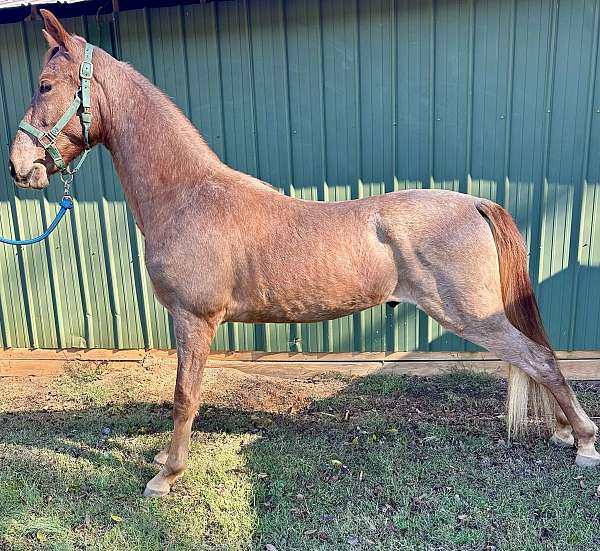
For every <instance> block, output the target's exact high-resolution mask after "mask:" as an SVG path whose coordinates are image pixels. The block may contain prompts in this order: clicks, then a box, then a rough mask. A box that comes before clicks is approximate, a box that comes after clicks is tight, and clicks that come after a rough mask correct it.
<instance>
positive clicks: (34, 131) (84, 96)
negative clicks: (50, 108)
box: [19, 43, 94, 195]
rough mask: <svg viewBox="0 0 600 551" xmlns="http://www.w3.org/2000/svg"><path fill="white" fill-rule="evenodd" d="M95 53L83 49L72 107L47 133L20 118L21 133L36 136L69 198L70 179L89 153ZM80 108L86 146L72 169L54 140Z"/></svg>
mask: <svg viewBox="0 0 600 551" xmlns="http://www.w3.org/2000/svg"><path fill="white" fill-rule="evenodd" d="M93 50H94V46H92V45H91V44H88V43H86V45H85V50H84V53H83V61H82V62H81V65H80V66H79V78H80V80H81V84H80V85H79V88H78V89H77V92H76V93H75V98H74V99H73V101H72V102H71V105H69V107H67V110H66V111H65V113H64V115H63V116H62V117H61V118H60V119H58V122H57V123H56V124H55V125H54V126H53V127H52V128H51V129H50V130H48V131H47V132H44V131H43V130H39V129H38V128H35V126H32V125H31V124H29V123H28V122H27V121H26V120H25V119H23V120H22V121H21V122H20V123H19V128H20V129H21V130H24V131H25V132H27V133H28V134H31V135H32V136H34V137H36V138H37V139H38V141H39V142H40V144H41V145H42V146H43V148H44V149H45V150H46V152H47V153H48V155H50V157H51V158H52V160H53V161H54V164H55V165H56V167H57V168H58V170H60V173H61V174H60V178H61V180H62V181H63V183H64V184H65V195H68V191H69V190H68V186H69V184H70V183H71V181H72V180H73V176H74V175H75V173H76V172H77V171H78V170H79V168H80V167H81V164H82V163H83V161H84V159H85V158H86V156H87V154H88V152H89V151H90V147H91V146H90V126H91V125H92V112H91V101H90V87H91V79H92V74H93V72H94V66H93V64H92V52H93ZM79 107H82V108H83V110H82V112H81V114H80V115H79V116H80V117H81V126H82V127H83V140H84V143H85V151H84V152H83V155H82V156H81V158H80V159H79V162H78V163H77V164H76V165H75V167H74V168H71V167H70V166H69V165H68V164H67V163H65V161H64V159H63V158H62V156H61V154H60V151H59V150H58V148H57V147H56V138H57V137H58V135H59V134H60V133H61V132H62V130H63V128H64V127H65V126H66V125H67V123H68V122H69V121H70V120H71V119H72V118H73V116H74V115H75V114H76V113H77V111H79Z"/></svg>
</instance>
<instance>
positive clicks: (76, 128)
mask: <svg viewBox="0 0 600 551" xmlns="http://www.w3.org/2000/svg"><path fill="white" fill-rule="evenodd" d="M40 13H41V14H42V16H43V18H44V23H45V28H46V29H45V31H44V35H45V36H46V39H47V41H48V43H49V46H50V50H49V52H48V54H47V56H46V61H45V63H44V67H43V69H42V71H41V74H40V77H39V83H40V88H39V90H38V91H37V92H36V93H35V95H34V96H33V100H32V103H31V106H30V107H29V109H28V110H27V112H26V114H25V118H24V121H25V122H26V124H27V125H29V126H28V128H31V127H35V128H37V129H41V130H42V131H47V130H49V129H50V128H51V127H52V125H54V124H55V122H56V121H57V120H58V119H59V118H60V117H61V116H62V114H63V113H64V112H65V109H67V107H68V105H69V103H70V102H71V100H72V99H73V95H74V94H75V92H76V91H77V89H78V86H79V85H80V66H81V64H82V60H83V59H84V48H85V45H86V42H85V40H84V39H83V38H81V37H78V36H74V35H71V34H69V33H68V32H67V31H66V30H65V29H64V28H63V27H62V25H61V24H60V22H59V21H58V20H57V19H56V18H55V17H54V16H53V15H52V14H51V13H50V12H48V11H46V10H40ZM86 55H87V54H86ZM93 68H94V70H93V75H92V76H91V78H90V86H91V92H90V97H91V106H90V112H91V115H92V122H91V126H90V128H89V142H87V140H84V138H83V136H82V123H81V121H80V119H79V117H78V116H74V117H73V118H71V119H70V121H69V122H68V124H67V125H66V126H65V127H64V130H63V131H62V132H61V134H60V135H59V136H58V138H57V139H56V147H57V149H58V150H59V152H60V154H61V155H62V157H63V158H64V160H65V161H66V162H69V161H70V160H72V159H74V158H75V157H77V156H78V155H79V154H81V153H82V151H83V150H84V148H85V146H86V145H87V144H88V143H89V145H90V146H93V145H96V144H103V145H104V146H105V147H106V148H108V150H109V151H110V152H111V154H112V157H113V160H114V164H115V167H116V170H117V173H118V175H119V178H120V180H121V183H122V186H123V189H124V192H125V196H126V199H127V203H128V204H129V207H130V208H131V210H132V211H133V215H134V217H135V221H136V224H137V225H138V226H139V228H140V230H141V232H142V234H143V235H144V238H145V244H146V267H147V269H148V273H149V275H150V278H151V279H152V282H153V285H154V290H155V293H156V296H157V297H158V300H159V301H160V302H161V303H162V304H163V305H164V306H165V307H166V308H167V310H168V311H169V312H170V314H171V315H172V316H173V321H174V326H175V334H176V339H177V353H178V368H177V383H176V386H175V398H174V405H173V419H174V430H173V434H172V437H171V441H170V444H169V446H168V447H167V448H166V449H164V450H162V451H161V452H159V453H158V454H157V456H156V458H155V459H156V462H157V463H159V464H160V465H162V467H161V469H160V471H159V473H158V474H157V475H156V476H155V477H154V478H153V479H152V480H150V481H149V482H148V484H147V485H146V490H145V492H144V493H145V495H147V496H163V495H165V494H167V493H168V492H169V491H170V488H171V485H172V484H173V482H174V481H175V480H176V479H177V478H178V477H179V476H180V475H181V474H182V472H183V470H184V468H185V465H186V460H187V456H188V449H189V441H190V434H191V428H192V421H193V418H194V415H195V414H196V411H197V408H198V405H199V399H200V382H201V378H202V372H203V369H204V365H205V362H206V358H207V355H208V352H209V346H210V342H211V340H212V338H213V336H214V334H215V331H216V329H217V326H218V325H219V324H220V323H223V322H226V321H238V322H314V321H319V320H329V319H333V318H337V317H339V316H344V315H347V314H351V313H353V312H357V311H359V310H363V309H365V308H370V307H372V306H375V305H378V304H383V303H386V302H387V303H398V302H402V301H403V302H409V303H412V304H415V305H416V306H417V307H418V308H420V309H421V310H423V311H424V312H426V313H427V314H429V315H430V316H432V317H433V318H435V319H436V320H437V321H438V322H439V323H441V324H442V325H443V326H444V327H446V328H448V329H449V330H451V331H453V332H454V333H456V334H457V335H460V336H461V337H464V338H466V339H469V340H470V341H472V342H474V343H476V344H478V345H481V346H482V347H485V348H486V349H488V350H490V351H492V352H493V353H495V354H497V355H498V356H499V357H500V358H501V359H503V360H505V361H506V362H508V363H509V364H512V366H515V367H516V368H518V369H516V368H511V371H510V373H511V375H510V382H509V393H508V394H509V396H508V414H507V420H508V425H509V434H514V433H516V432H518V430H519V429H520V428H521V427H522V426H523V425H524V423H525V422H526V416H527V410H528V402H531V401H532V400H531V399H532V396H533V398H534V400H533V401H535V402H536V403H537V404H538V405H539V406H540V407H541V408H542V409H544V411H545V412H546V414H547V415H546V417H548V415H550V416H551V419H550V420H549V423H550V426H551V430H552V431H553V434H552V441H553V442H555V443H557V444H561V445H564V446H572V445H574V437H573V434H572V429H574V431H575V433H576V435H577V437H578V445H577V459H576V462H577V464H579V465H598V464H599V463H600V454H598V453H597V452H596V449H595V440H596V431H597V428H596V426H595V425H594V423H593V422H592V421H591V420H590V418H589V417H588V416H587V415H586V413H585V412H584V411H583V409H582V408H581V406H580V405H579V403H578V401H577V398H576V397H575V395H574V393H573V391H572V390H571V388H570V387H569V385H568V384H567V383H566V382H565V379H564V377H563V375H562V374H561V372H560V369H559V367H558V365H557V361H556V357H555V355H554V353H553V351H552V348H551V346H550V344H549V342H548V340H547V338H546V336H545V333H544V328H543V325H542V322H541V320H540V317H539V314H538V309H537V305H536V301H535V298H534V296H533V292H532V286H531V282H530V280H529V277H528V275H527V266H526V251H525V245H524V242H523V239H522V237H521V235H520V234H519V232H518V229H517V227H516V226H515V223H514V222H513V220H512V218H511V216H510V215H509V214H508V213H507V212H506V211H505V210H504V209H502V208H501V207H500V206H498V205H497V204H495V203H493V202H491V201H488V200H485V199H479V198H476V197H471V196H468V195H463V194H459V193H454V192H450V191H436V190H410V191H401V192H395V193H388V194H386V195H381V196H376V197H369V198H366V199H358V200H354V201H342V202H337V203H322V202H316V201H303V200H300V199H294V198H291V197H287V196H285V195H283V194H280V193H278V192H277V191H275V190H274V189H272V188H271V187H270V186H268V185H266V184H265V183H264V182H261V181H259V180H257V179H256V178H253V177H252V176H249V175H247V174H243V173H241V172H238V171H236V170H233V169H232V168H230V167H228V166H227V165H225V164H224V163H223V162H221V160H220V159H219V158H218V157H217V155H216V154H215V153H214V152H213V151H211V149H210V148H209V147H208V146H207V144H206V143H205V142H204V140H203V139H202V137H201V136H200V134H199V133H198V132H197V130H196V129H195V128H194V127H193V126H192V124H191V123H190V121H188V120H187V119H186V117H185V116H184V115H183V114H182V113H181V112H180V111H179V110H178V109H177V107H175V105H173V103H172V102H171V101H170V100H169V99H168V98H167V97H166V96H165V95H164V94H163V93H162V92H160V91H159V90H158V89H157V88H156V87H155V86H153V85H152V84H151V83H150V82H149V81H148V80H147V79H146V78H144V77H143V76H141V75H140V74H139V73H137V72H136V71H135V70H134V69H133V68H131V67H130V66H129V65H127V64H126V63H123V62H120V61H117V60H116V59H114V58H113V57H111V56H110V55H109V54H108V53H106V52H104V51H103V50H101V49H99V48H95V49H94V50H93ZM86 137H87V129H86ZM10 170H11V174H12V175H13V178H14V180H15V182H16V184H17V185H18V186H20V187H30V188H36V189H41V188H44V187H46V186H47V185H48V176H49V175H50V174H52V173H54V172H56V170H57V169H56V166H55V163H54V161H53V159H52V158H51V157H50V156H49V155H48V153H47V150H45V149H44V147H43V146H42V144H41V143H40V141H39V140H38V139H37V138H36V136H35V135H32V134H31V133H30V132H28V131H25V130H23V129H20V130H19V131H18V132H17V135H16V137H15V140H14V143H13V145H12V149H11V154H10ZM300 251H301V252H300ZM541 389H543V392H541ZM529 390H535V392H529Z"/></svg>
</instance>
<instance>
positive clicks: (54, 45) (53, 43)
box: [42, 29, 59, 49]
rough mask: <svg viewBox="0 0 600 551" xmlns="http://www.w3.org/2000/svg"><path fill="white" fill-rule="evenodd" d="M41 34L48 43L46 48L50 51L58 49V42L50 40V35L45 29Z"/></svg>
mask: <svg viewBox="0 0 600 551" xmlns="http://www.w3.org/2000/svg"><path fill="white" fill-rule="evenodd" d="M42 34H43V35H44V38H45V39H46V42H48V47H49V48H50V49H52V48H58V46H59V44H58V42H56V40H54V38H52V35H51V34H50V33H49V32H48V31H47V30H46V29H42Z"/></svg>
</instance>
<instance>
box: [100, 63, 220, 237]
mask: <svg viewBox="0 0 600 551" xmlns="http://www.w3.org/2000/svg"><path fill="white" fill-rule="evenodd" d="M106 57H108V56H106ZM103 61H105V62H104V63H103V64H102V70H101V71H99V73H100V75H99V76H98V77H97V79H98V82H99V84H100V86H101V88H102V91H103V94H102V95H101V98H100V114H101V115H100V116H101V127H102V130H101V134H102V138H101V141H102V143H103V144H104V145H105V146H106V147H107V149H108V150H109V151H110V152H111V154H112V157H113V161H114V164H115V168H116V170H117V174H118V176H119V179H120V180H121V185H122V186H123V191H124V192H125V196H126V198H127V202H128V204H129V206H130V208H131V209H132V211H133V214H134V218H135V220H136V223H137V224H138V226H139V227H140V229H141V230H142V232H144V228H145V227H148V226H150V225H152V226H156V224H159V223H160V221H161V220H164V219H165V218H167V216H166V215H167V214H168V213H166V212H164V211H167V210H168V209H169V207H170V206H172V205H173V204H175V203H176V202H177V200H178V199H180V198H182V197H184V196H185V194H186V192H188V191H189V189H190V187H191V186H198V185H202V183H203V182H205V180H206V178H207V174H211V173H214V172H215V171H216V169H217V168H219V167H222V166H224V165H223V164H222V163H221V161H220V160H219V158H218V157H217V155H216V154H215V153H214V152H213V151H212V150H211V149H210V148H209V147H208V145H207V144H206V143H205V142H204V140H203V139H202V137H201V136H200V134H199V133H198V132H197V130H196V129H195V128H194V127H193V126H192V124H191V122H190V121H189V120H188V119H187V118H186V117H185V116H184V115H183V114H182V113H181V112H180V111H179V109H177V107H176V106H175V105H174V104H173V103H172V102H171V101H170V100H169V99H167V97H166V96H164V95H163V94H162V92H160V91H159V90H158V89H157V88H156V87H155V86H154V85H152V84H151V83H150V82H149V81H148V80H146V79H145V78H144V77H143V76H142V75H140V74H139V73H137V72H136V71H135V70H133V69H132V68H131V67H129V66H128V65H125V64H124V63H120V62H118V61H116V60H114V59H112V58H109V59H104V60H103Z"/></svg>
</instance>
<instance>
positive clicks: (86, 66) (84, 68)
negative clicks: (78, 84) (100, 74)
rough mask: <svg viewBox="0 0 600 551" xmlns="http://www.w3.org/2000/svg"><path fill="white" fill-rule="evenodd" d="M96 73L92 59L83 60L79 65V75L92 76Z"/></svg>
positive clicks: (83, 76)
mask: <svg viewBox="0 0 600 551" xmlns="http://www.w3.org/2000/svg"><path fill="white" fill-rule="evenodd" d="M93 74H94V66H93V65H92V63H91V61H82V62H81V66H80V67H79V76H80V77H81V78H92V75H93Z"/></svg>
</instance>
